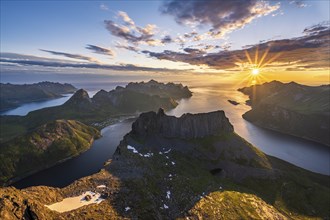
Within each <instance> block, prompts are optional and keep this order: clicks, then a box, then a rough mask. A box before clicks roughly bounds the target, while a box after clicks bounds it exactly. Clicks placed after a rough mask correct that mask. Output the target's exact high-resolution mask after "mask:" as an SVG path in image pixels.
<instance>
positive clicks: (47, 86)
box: [0, 82, 77, 111]
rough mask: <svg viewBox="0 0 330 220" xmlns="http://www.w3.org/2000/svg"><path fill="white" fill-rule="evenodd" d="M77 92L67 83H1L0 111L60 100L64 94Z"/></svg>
mask: <svg viewBox="0 0 330 220" xmlns="http://www.w3.org/2000/svg"><path fill="white" fill-rule="evenodd" d="M76 90H77V89H76V88H75V87H74V86H72V85H71V84H67V83H65V84H61V83H54V82H40V83H34V84H23V85H15V84H10V83H6V84H4V83H0V100H1V103H0V111H4V110H8V109H11V108H15V107H18V106H19V105H21V104H23V103H28V102H35V101H41V100H47V99H52V98H58V97H61V95H62V94H67V93H73V92H75V91H76Z"/></svg>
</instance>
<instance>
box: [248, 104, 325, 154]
mask: <svg viewBox="0 0 330 220" xmlns="http://www.w3.org/2000/svg"><path fill="white" fill-rule="evenodd" d="M250 111H252V110H250ZM244 115H245V113H244V114H243V115H242V118H243V119H244V120H246V121H248V122H250V123H252V124H253V125H256V126H258V127H260V128H263V129H267V130H270V131H275V132H278V133H280V134H282V135H288V136H292V137H296V138H299V139H302V140H305V141H311V142H313V143H316V144H321V145H323V146H325V147H328V148H330V145H328V144H326V143H323V142H320V141H317V140H315V139H311V138H307V137H302V136H298V135H295V134H292V133H288V132H282V131H280V130H278V129H274V128H271V127H267V126H265V125H264V124H262V123H256V122H252V121H250V120H248V119H247V118H246V117H244Z"/></svg>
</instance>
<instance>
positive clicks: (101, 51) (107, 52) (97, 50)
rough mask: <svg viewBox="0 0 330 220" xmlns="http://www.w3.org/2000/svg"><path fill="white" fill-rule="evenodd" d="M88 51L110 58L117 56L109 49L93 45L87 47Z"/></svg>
mask: <svg viewBox="0 0 330 220" xmlns="http://www.w3.org/2000/svg"><path fill="white" fill-rule="evenodd" d="M85 48H86V49H88V50H91V51H93V52H94V53H98V54H102V55H108V56H111V57H113V56H115V52H114V51H113V50H111V49H107V48H104V47H99V46H95V45H91V44H87V46H86V47H85Z"/></svg>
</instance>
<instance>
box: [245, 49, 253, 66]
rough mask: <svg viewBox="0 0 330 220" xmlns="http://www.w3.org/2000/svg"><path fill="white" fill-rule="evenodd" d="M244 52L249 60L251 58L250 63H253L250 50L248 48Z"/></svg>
mask: <svg viewBox="0 0 330 220" xmlns="http://www.w3.org/2000/svg"><path fill="white" fill-rule="evenodd" d="M244 52H245V56H246V57H247V58H248V60H249V63H250V64H251V65H252V64H253V63H252V60H251V57H250V54H249V52H248V51H247V50H245V51H244Z"/></svg>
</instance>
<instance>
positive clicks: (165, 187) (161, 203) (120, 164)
mask: <svg viewBox="0 0 330 220" xmlns="http://www.w3.org/2000/svg"><path fill="white" fill-rule="evenodd" d="M186 117H187V118H188V119H187V121H189V122H185V118H186ZM212 117H214V121H215V122H213V121H210V120H208V118H212ZM201 118H203V119H205V120H207V124H204V125H203V124H200V125H202V128H200V129H207V132H204V133H203V134H202V135H199V134H201V133H200V132H201V131H200V130H199V128H198V125H199V123H200V119H201ZM185 123H188V124H189V125H192V124H194V125H195V126H196V127H194V126H193V128H192V130H193V132H191V133H190V135H189V136H187V135H186V133H185V132H183V133H181V131H185V129H184V128H185V126H186V124H185ZM216 124H218V125H216ZM175 128H179V131H180V132H174V130H173V131H172V129H175ZM153 129H155V130H154V131H152V130H153ZM164 129H169V130H170V131H165V130H164ZM181 129H182V130H181ZM183 134H184V135H183ZM196 134H198V135H196ZM182 135H183V136H182ZM88 191H92V192H95V193H99V195H100V198H101V200H99V201H100V203H97V202H95V203H94V204H92V205H87V203H86V202H85V201H84V198H82V199H80V200H79V204H80V206H82V207H80V208H77V209H72V210H70V209H69V210H66V212H55V211H52V210H51V209H48V208H45V207H51V206H52V205H53V204H54V205H53V206H56V207H61V206H63V207H64V206H65V204H64V199H66V198H67V199H69V198H70V199H74V198H77V197H76V196H81V195H82V194H83V193H84V192H88ZM329 193H330V190H329V177H326V176H323V175H319V174H315V173H311V172H308V171H306V170H303V169H300V168H298V167H295V166H293V165H291V164H289V163H286V162H284V161H282V160H279V159H277V158H274V157H271V156H268V155H266V154H264V153H262V152H261V151H259V150H258V149H257V148H255V147H254V146H252V145H251V144H249V143H248V142H246V141H245V140H244V139H242V138H241V137H239V136H238V135H237V134H235V132H234V130H233V127H232V126H231V124H230V123H229V121H228V119H227V118H226V116H225V114H224V113H223V112H222V111H216V112H211V113H205V114H195V115H193V114H189V115H186V116H182V117H181V118H175V117H172V116H167V115H165V114H164V112H163V111H162V110H160V111H158V113H155V112H148V113H143V114H141V115H140V117H139V118H138V119H137V120H136V122H135V123H134V124H133V125H132V131H131V132H130V133H128V134H127V135H126V136H125V137H124V139H123V140H122V141H121V143H120V145H119V146H118V147H117V150H116V152H115V154H114V156H113V158H112V160H109V161H108V162H107V163H106V165H105V169H102V170H101V171H100V172H99V173H97V174H94V175H92V176H88V177H85V178H82V179H80V180H77V181H76V182H74V183H73V184H71V185H69V186H67V187H65V188H62V189H58V188H52V187H31V188H27V189H23V190H16V189H14V188H3V189H0V194H2V195H3V196H2V200H0V202H1V203H2V206H0V217H3V216H24V215H26V213H30V214H31V215H33V216H34V217H35V218H45V219H91V218H94V219H127V218H130V219H197V218H201V219H306V218H307V219H308V218H325V219H327V218H328V217H329V216H330V213H329V209H328V207H329V205H330V201H329V197H328V195H329ZM41 194H47V195H48V196H47V197H40V196H38V195H41ZM24 201H26V202H24ZM84 204H86V205H84ZM45 205H47V206H45ZM14 207H16V208H14ZM63 207H62V208H63ZM78 207H79V206H78Z"/></svg>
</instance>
